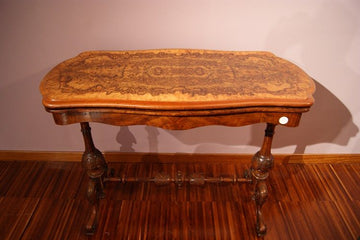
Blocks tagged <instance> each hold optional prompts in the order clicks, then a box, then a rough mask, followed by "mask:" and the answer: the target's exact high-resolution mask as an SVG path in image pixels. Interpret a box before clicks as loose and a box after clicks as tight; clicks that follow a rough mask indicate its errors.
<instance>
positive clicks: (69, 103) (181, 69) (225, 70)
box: [40, 49, 315, 110]
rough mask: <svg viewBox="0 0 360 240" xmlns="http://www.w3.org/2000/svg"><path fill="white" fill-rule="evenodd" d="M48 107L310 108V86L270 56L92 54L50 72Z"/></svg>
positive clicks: (146, 52)
mask: <svg viewBox="0 0 360 240" xmlns="http://www.w3.org/2000/svg"><path fill="white" fill-rule="evenodd" d="M40 90H41V93H42V95H43V103H44V105H45V107H47V108H48V109H56V108H57V109H62V108H74V107H81V108H85V107H112V108H130V109H131V108H135V109H163V110H164V109H170V110H176V109H177V110H185V109H201V110H204V109H221V108H238V107H249V106H281V107H286V106H287V107H309V106H311V105H312V103H313V98H312V93H313V91H314V90H315V85H314V83H313V81H312V79H311V78H310V77H309V76H308V75H307V74H306V73H305V72H304V71H302V70H301V69H300V68H299V67H297V66H296V65H294V64H292V63H290V62H288V61H286V60H284V59H281V58H279V57H276V56H275V55H273V54H272V53H269V52H239V51H214V50H195V49H159V50H137V51H89V52H84V53H81V54H79V55H78V56H76V57H74V58H71V59H68V60H66V61H64V62H62V63H60V64H59V65H57V66H56V67H54V68H53V69H52V70H51V71H50V72H49V73H48V74H47V75H46V76H45V77H44V79H43V81H42V83H41V86H40Z"/></svg>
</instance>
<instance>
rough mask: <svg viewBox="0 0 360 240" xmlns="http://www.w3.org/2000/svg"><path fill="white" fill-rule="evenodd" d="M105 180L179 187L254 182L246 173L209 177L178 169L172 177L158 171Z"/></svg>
mask: <svg viewBox="0 0 360 240" xmlns="http://www.w3.org/2000/svg"><path fill="white" fill-rule="evenodd" d="M104 181H105V182H107V181H110V182H121V183H127V182H153V183H155V184H156V185H159V186H162V185H167V184H171V183H175V184H176V185H177V186H178V187H179V188H181V187H182V186H183V185H184V183H189V184H191V185H197V186H202V185H205V184H206V183H218V184H219V183H233V184H235V183H250V182H252V179H251V176H249V175H246V174H244V177H239V176H237V175H233V176H219V177H208V176H206V175H204V174H201V173H192V174H190V175H186V174H184V173H183V172H181V171H177V173H176V176H174V177H172V176H170V174H168V173H164V172H161V173H157V174H156V175H155V176H154V177H150V178H142V177H130V176H125V175H124V176H122V177H107V178H105V179H104Z"/></svg>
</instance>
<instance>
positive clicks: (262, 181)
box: [251, 123, 275, 236]
mask: <svg viewBox="0 0 360 240" xmlns="http://www.w3.org/2000/svg"><path fill="white" fill-rule="evenodd" d="M274 130H275V125H274V124H270V123H268V124H267V126H266V130H265V137H264V141H263V144H262V146H261V149H260V151H258V152H257V153H256V154H255V155H254V157H253V158H252V164H251V174H252V177H253V178H254V183H255V192H254V196H253V198H254V199H255V202H256V232H257V234H258V236H263V235H265V234H266V225H265V223H264V219H263V215H262V212H261V207H262V205H263V204H264V203H265V202H266V199H267V197H268V190H267V186H266V179H267V178H268V176H269V171H270V169H271V168H272V167H273V162H274V159H273V156H272V155H271V143H272V139H273V135H274Z"/></svg>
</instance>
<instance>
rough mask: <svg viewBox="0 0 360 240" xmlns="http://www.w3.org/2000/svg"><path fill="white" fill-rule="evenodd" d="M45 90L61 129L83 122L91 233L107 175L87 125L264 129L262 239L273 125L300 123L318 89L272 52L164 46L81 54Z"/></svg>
mask: <svg viewBox="0 0 360 240" xmlns="http://www.w3.org/2000/svg"><path fill="white" fill-rule="evenodd" d="M40 91H41V93H42V96H43V101H42V102H43V105H44V107H45V109H46V111H48V112H50V113H52V115H53V118H54V120H55V123H56V124H58V125H66V124H75V123H80V125H81V131H82V134H83V138H84V144H85V152H84V154H83V157H82V164H83V167H84V169H85V171H86V173H87V175H88V177H89V182H88V187H87V198H88V200H89V202H90V204H91V209H89V210H90V214H89V219H88V221H87V225H86V227H85V228H86V233H87V234H93V233H94V231H95V229H96V224H97V221H98V203H99V198H102V197H104V184H103V183H104V179H105V177H106V176H107V174H108V172H109V171H108V165H107V163H106V161H105V159H104V157H103V154H102V153H101V151H99V150H98V149H97V148H96V147H95V145H94V142H93V139H92V136H91V131H90V127H89V122H99V123H104V124H111V125H116V126H130V125H148V126H155V127H160V128H164V129H176V130H186V129H191V128H195V127H201V126H208V125H223V126H231V127H240V126H244V125H250V124H256V123H264V124H266V130H265V136H264V140H263V143H262V145H261V148H260V150H259V151H258V152H257V153H255V155H254V156H253V158H252V159H251V167H250V169H249V171H248V173H249V174H248V176H247V178H249V179H250V182H251V184H253V185H254V189H255V191H254V195H253V199H255V204H256V231H257V235H258V236H262V235H264V234H265V233H266V225H265V222H264V219H263V216H262V210H261V209H262V206H263V204H264V203H265V202H266V199H267V198H268V190H267V178H268V176H269V172H270V170H271V168H272V167H273V162H274V159H273V156H272V154H271V143H272V139H273V135H274V129H275V126H277V125H280V126H286V127H296V126H298V124H299V122H300V118H301V115H302V113H304V112H307V111H309V109H310V107H311V106H312V104H313V102H314V99H313V96H312V95H313V93H314V91H315V84H314V82H313V80H312V79H311V78H310V77H309V76H308V75H307V74H306V73H305V72H304V71H303V70H301V69H300V68H299V67H298V66H296V65H295V64H293V63H291V62H289V61H287V60H284V59H282V58H280V57H277V56H275V55H274V54H272V53H270V52H260V51H217V50H196V49H158V50H132V51H88V52H83V53H81V54H79V55H78V56H75V57H74V58H71V59H68V60H66V61H64V62H62V63H60V64H58V65H57V66H55V67H54V68H53V69H52V70H51V71H50V72H49V73H48V74H47V75H46V76H45V77H44V78H43V80H42V82H41V85H40Z"/></svg>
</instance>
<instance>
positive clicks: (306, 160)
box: [0, 150, 360, 164]
mask: <svg viewBox="0 0 360 240" xmlns="http://www.w3.org/2000/svg"><path fill="white" fill-rule="evenodd" d="M103 154H104V156H105V159H106V160H107V161H108V162H123V163H141V162H160V163H178V162H181V163H208V162H211V163H219V162H227V163H229V162H230V163H248V162H249V160H250V159H251V158H252V157H253V154H232V153H222V154H215V153H145V152H133V153H126V152H104V153H103ZM82 155H83V152H66V151H62V152H57V151H22V150H17V151H10V150H0V161H13V160H23V161H61V162H80V161H81V157H82ZM273 155H274V156H275V163H279V164H286V163H302V164H319V163H359V162H360V154H356V153H353V154H273Z"/></svg>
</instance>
